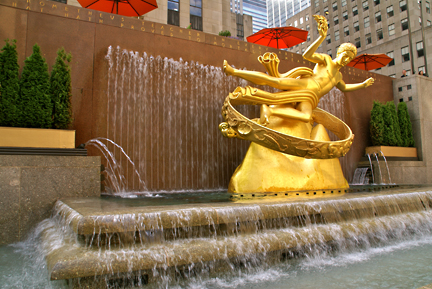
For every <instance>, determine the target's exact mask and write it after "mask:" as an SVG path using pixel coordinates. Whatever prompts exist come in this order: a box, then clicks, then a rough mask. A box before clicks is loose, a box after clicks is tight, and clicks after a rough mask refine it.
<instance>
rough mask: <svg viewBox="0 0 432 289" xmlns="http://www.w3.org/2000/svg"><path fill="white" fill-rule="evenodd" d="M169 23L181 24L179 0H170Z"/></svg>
mask: <svg viewBox="0 0 432 289" xmlns="http://www.w3.org/2000/svg"><path fill="white" fill-rule="evenodd" d="M167 23H168V24H170V25H176V26H180V13H179V0H168V19H167Z"/></svg>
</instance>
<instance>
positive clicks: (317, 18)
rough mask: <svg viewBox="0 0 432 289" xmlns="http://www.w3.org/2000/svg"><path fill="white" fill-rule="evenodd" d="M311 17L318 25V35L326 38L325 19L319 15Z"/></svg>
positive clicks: (326, 27) (326, 25)
mask: <svg viewBox="0 0 432 289" xmlns="http://www.w3.org/2000/svg"><path fill="white" fill-rule="evenodd" d="M313 17H314V19H315V21H316V22H317V24H318V32H319V35H320V36H323V37H325V36H327V29H328V24H327V19H326V18H325V17H324V16H321V15H314V16H313Z"/></svg>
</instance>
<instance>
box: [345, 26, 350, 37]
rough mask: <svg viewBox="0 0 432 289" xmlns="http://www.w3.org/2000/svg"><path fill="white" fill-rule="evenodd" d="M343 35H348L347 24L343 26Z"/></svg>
mask: <svg viewBox="0 0 432 289" xmlns="http://www.w3.org/2000/svg"><path fill="white" fill-rule="evenodd" d="M344 35H345V36H348V35H349V26H345V27H344Z"/></svg>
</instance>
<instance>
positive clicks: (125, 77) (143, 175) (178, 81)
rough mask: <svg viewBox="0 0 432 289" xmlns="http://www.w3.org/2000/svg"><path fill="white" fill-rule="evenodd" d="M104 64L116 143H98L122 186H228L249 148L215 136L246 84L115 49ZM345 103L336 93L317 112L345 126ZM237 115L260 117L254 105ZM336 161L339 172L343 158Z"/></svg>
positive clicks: (213, 71) (110, 130)
mask: <svg viewBox="0 0 432 289" xmlns="http://www.w3.org/2000/svg"><path fill="white" fill-rule="evenodd" d="M106 59H107V62H108V77H107V81H108V91H107V98H108V101H107V132H106V139H109V140H111V141H112V142H113V143H111V142H106V141H102V142H103V143H104V144H105V146H106V147H107V148H108V150H109V151H111V152H112V157H113V158H115V159H117V163H118V165H119V166H120V167H121V168H122V171H123V173H124V180H122V182H123V181H124V182H125V187H126V188H127V189H128V190H133V191H139V190H143V185H142V184H143V183H145V186H146V187H147V189H148V190H150V191H154V190H168V191H169V190H184V189H189V190H209V189H211V190H215V189H219V188H224V187H226V185H227V184H228V182H229V179H230V178H231V175H232V173H233V172H234V170H235V168H236V167H237V166H238V165H239V164H240V163H241V161H242V158H243V156H244V154H245V152H246V149H247V147H248V145H249V144H248V142H245V141H239V140H235V139H226V138H223V137H222V136H221V135H220V133H219V132H218V129H217V125H218V124H219V123H220V122H221V121H222V116H221V112H220V109H221V105H222V103H223V100H224V98H225V97H226V96H227V95H228V93H229V92H231V91H233V90H234V89H235V88H236V87H237V86H246V85H251V83H248V82H246V81H245V80H242V79H239V78H235V77H231V76H226V75H225V74H224V73H223V71H222V69H221V67H214V66H210V65H203V64H200V63H196V62H194V61H192V62H185V61H183V60H182V59H179V60H173V59H168V58H161V57H160V56H157V57H153V56H149V55H147V54H146V53H143V55H142V56H140V55H139V54H138V53H137V52H132V51H127V50H122V49H121V48H120V47H117V48H115V49H114V48H112V47H109V48H108V53H107V55H106ZM254 86H255V85H254ZM258 87H259V88H261V89H264V90H270V91H275V90H274V89H272V88H269V87H261V86H258ZM344 101H345V96H344V94H343V93H342V92H341V91H339V90H338V89H336V88H334V89H333V90H331V91H330V92H329V93H328V94H327V95H326V96H324V97H323V98H322V99H321V101H320V104H319V107H320V108H323V109H324V110H327V111H329V112H330V113H332V114H334V115H336V116H337V117H339V118H340V119H342V120H344V119H345V115H346V113H345V103H344ZM238 109H239V110H240V111H241V112H242V113H243V114H244V115H246V116H248V117H252V118H253V117H257V116H258V114H259V107H258V106H240V107H238ZM331 138H332V139H336V137H335V136H331ZM114 144H117V145H118V147H116V146H115V145H114ZM119 147H120V148H122V149H123V151H124V152H121V151H120V149H119ZM125 155H128V156H129V158H130V160H129V159H127V158H126V157H125ZM341 162H342V168H344V167H345V165H344V163H345V160H344V158H341ZM131 163H135V164H136V167H135V168H133V167H132V166H131V165H130V164H131ZM135 172H137V173H135ZM139 178H140V179H141V180H139ZM122 182H120V183H122ZM114 187H115V186H114ZM113 189H115V188H113ZM121 189H123V187H121Z"/></svg>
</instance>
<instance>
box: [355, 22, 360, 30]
mask: <svg viewBox="0 0 432 289" xmlns="http://www.w3.org/2000/svg"><path fill="white" fill-rule="evenodd" d="M359 30H360V25H359V23H358V21H356V22H354V32H357V31H359Z"/></svg>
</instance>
